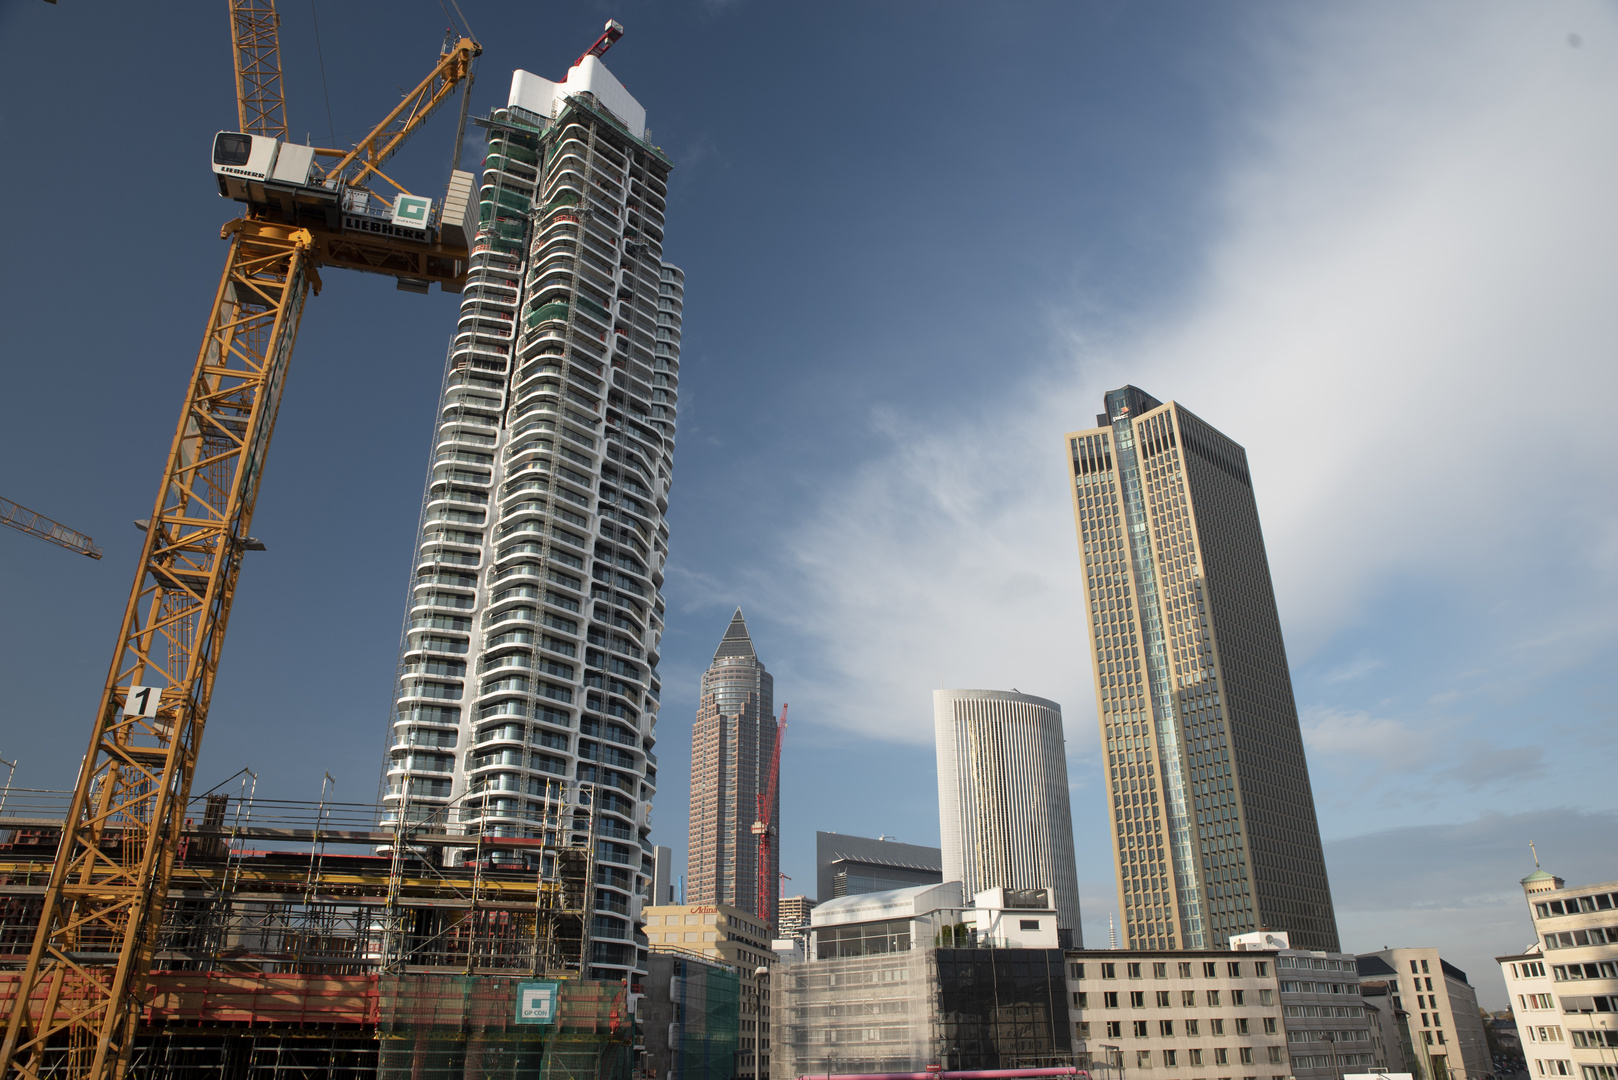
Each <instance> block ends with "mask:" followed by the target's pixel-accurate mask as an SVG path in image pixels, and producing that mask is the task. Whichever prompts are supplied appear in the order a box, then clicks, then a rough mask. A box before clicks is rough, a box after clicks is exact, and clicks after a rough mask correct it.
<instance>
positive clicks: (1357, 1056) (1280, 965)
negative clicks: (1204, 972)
mask: <svg viewBox="0 0 1618 1080" xmlns="http://www.w3.org/2000/svg"><path fill="white" fill-rule="evenodd" d="M1230 947H1231V949H1232V950H1233V951H1236V952H1255V951H1265V952H1271V953H1274V955H1275V968H1276V976H1277V977H1278V978H1279V979H1280V1002H1281V1018H1282V1020H1283V1025H1282V1026H1284V1027H1285V1028H1286V1033H1287V1060H1288V1062H1289V1064H1290V1065H1291V1069H1290V1075H1291V1076H1292V1080H1340V1078H1341V1077H1342V1075H1343V1073H1344V1072H1370V1071H1372V1070H1374V1069H1383V1070H1386V1069H1389V1068H1390V1065H1389V1062H1388V1059H1387V1054H1386V1052H1385V1051H1384V1050H1382V1049H1380V1047H1381V1045H1382V1040H1381V1034H1382V1032H1381V1027H1380V1023H1379V1018H1378V1016H1377V1011H1376V1009H1375V1007H1371V1008H1369V1009H1368V1008H1367V1007H1366V1003H1365V1001H1364V999H1363V998H1362V996H1361V994H1360V974H1359V965H1358V962H1357V960H1356V958H1355V957H1354V954H1352V953H1327V952H1318V951H1310V950H1306V949H1294V948H1292V945H1291V942H1290V941H1289V940H1288V938H1287V935H1286V934H1285V933H1281V932H1278V931H1255V932H1254V933H1251V934H1237V935H1236V936H1234V937H1232V938H1231V939H1230ZM1401 1060H1402V1059H1401Z"/></svg>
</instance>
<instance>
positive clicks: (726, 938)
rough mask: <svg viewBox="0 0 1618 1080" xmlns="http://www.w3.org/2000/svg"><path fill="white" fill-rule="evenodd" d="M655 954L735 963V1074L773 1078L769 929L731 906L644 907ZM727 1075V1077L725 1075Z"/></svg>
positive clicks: (745, 1078) (744, 1079) (754, 1079)
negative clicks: (737, 989)
mask: <svg viewBox="0 0 1618 1080" xmlns="http://www.w3.org/2000/svg"><path fill="white" fill-rule="evenodd" d="M645 914H646V939H647V942H648V945H649V947H650V948H651V949H652V951H654V952H656V951H659V950H665V951H667V950H679V951H680V952H681V953H696V954H699V955H701V956H705V957H710V958H715V959H718V960H720V961H723V962H724V963H726V964H729V965H731V967H733V968H734V969H735V971H736V973H737V977H738V979H739V980H740V982H739V985H740V997H739V1001H738V1005H737V1034H736V1064H735V1069H736V1071H735V1074H734V1075H735V1076H736V1077H738V1078H739V1080H765V1078H766V1077H768V1076H769V1075H770V977H769V965H770V964H771V963H772V962H773V961H774V959H775V954H774V953H772V952H771V951H770V928H769V927H768V926H765V925H764V923H763V922H762V921H760V920H759V919H758V918H757V917H756V916H754V915H753V914H752V912H748V911H742V910H741V909H739V908H735V907H732V906H730V905H729V904H665V905H659V906H656V907H649V908H647V909H646V913H645ZM721 1075H723V1074H721Z"/></svg>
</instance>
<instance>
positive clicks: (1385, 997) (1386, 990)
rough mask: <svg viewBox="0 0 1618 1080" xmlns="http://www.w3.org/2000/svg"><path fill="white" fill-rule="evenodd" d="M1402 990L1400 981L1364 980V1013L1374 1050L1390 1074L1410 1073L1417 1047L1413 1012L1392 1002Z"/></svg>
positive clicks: (1361, 982)
mask: <svg viewBox="0 0 1618 1080" xmlns="http://www.w3.org/2000/svg"><path fill="white" fill-rule="evenodd" d="M1398 990H1399V984H1398V983H1397V982H1389V981H1388V980H1387V979H1361V980H1360V1001H1362V1002H1363V1003H1364V1004H1365V1014H1366V1015H1367V1016H1368V1017H1370V1018H1371V1021H1372V1023H1373V1025H1374V1026H1373V1028H1372V1032H1371V1042H1372V1051H1371V1052H1372V1053H1373V1054H1376V1055H1377V1060H1378V1061H1380V1062H1382V1063H1383V1064H1382V1066H1381V1067H1382V1069H1383V1070H1384V1071H1386V1072H1390V1073H1407V1072H1410V1071H1411V1069H1410V1062H1411V1061H1413V1060H1415V1056H1416V1048H1415V1045H1414V1044H1413V1043H1412V1042H1411V1041H1410V1014H1409V1013H1408V1012H1406V1011H1405V1010H1404V1009H1403V1008H1402V1007H1400V1006H1396V1005H1394V1003H1393V999H1394V997H1395V996H1396V995H1397V993H1398Z"/></svg>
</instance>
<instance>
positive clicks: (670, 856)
mask: <svg viewBox="0 0 1618 1080" xmlns="http://www.w3.org/2000/svg"><path fill="white" fill-rule="evenodd" d="M679 902H680V898H679V897H678V896H676V895H675V884H674V849H673V848H671V847H669V846H668V845H666V844H658V845H656V846H655V847H653V848H652V894H651V899H649V900H648V901H647V903H649V904H678V903H679Z"/></svg>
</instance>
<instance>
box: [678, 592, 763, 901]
mask: <svg viewBox="0 0 1618 1080" xmlns="http://www.w3.org/2000/svg"><path fill="white" fill-rule="evenodd" d="M774 709H775V680H774V679H773V678H772V677H771V676H770V673H769V672H768V671H767V670H765V668H764V665H763V664H762V663H760V662H759V658H758V654H757V653H756V652H754V651H753V639H752V637H751V636H750V635H749V634H748V632H747V621H746V620H745V619H743V618H742V609H741V608H737V609H736V614H735V615H734V616H732V617H731V620H730V625H729V626H728V627H727V628H726V629H725V635H724V637H722V638H721V639H720V641H719V648H718V649H717V650H715V651H714V656H713V663H712V664H710V665H709V666H708V670H707V672H706V673H704V674H703V676H702V700H701V702H700V704H699V705H698V706H697V720H696V723H695V724H694V725H692V728H691V824H690V839H689V841H688V847H687V852H686V893H685V899H686V901H687V902H688V903H692V904H729V905H731V906H732V907H736V908H740V909H741V910H743V911H746V912H749V913H750V914H754V915H756V914H758V888H759V872H758V838H757V837H756V836H754V835H753V822H755V821H756V820H758V795H759V790H760V788H761V787H763V786H764V785H766V784H767V783H768V780H769V770H770V759H771V756H772V755H773V754H774V753H775V730H776V723H775V716H774ZM780 809H781V798H780V792H779V791H777V792H776V798H775V803H774V806H773V807H772V808H771V811H770V813H771V820H772V822H778V821H779V820H780ZM780 872H781V853H780V845H779V844H776V845H772V846H771V847H770V865H769V866H768V867H766V868H765V880H766V882H767V883H768V886H769V888H770V889H771V890H772V895H773V890H775V889H776V888H778V887H779V881H780Z"/></svg>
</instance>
